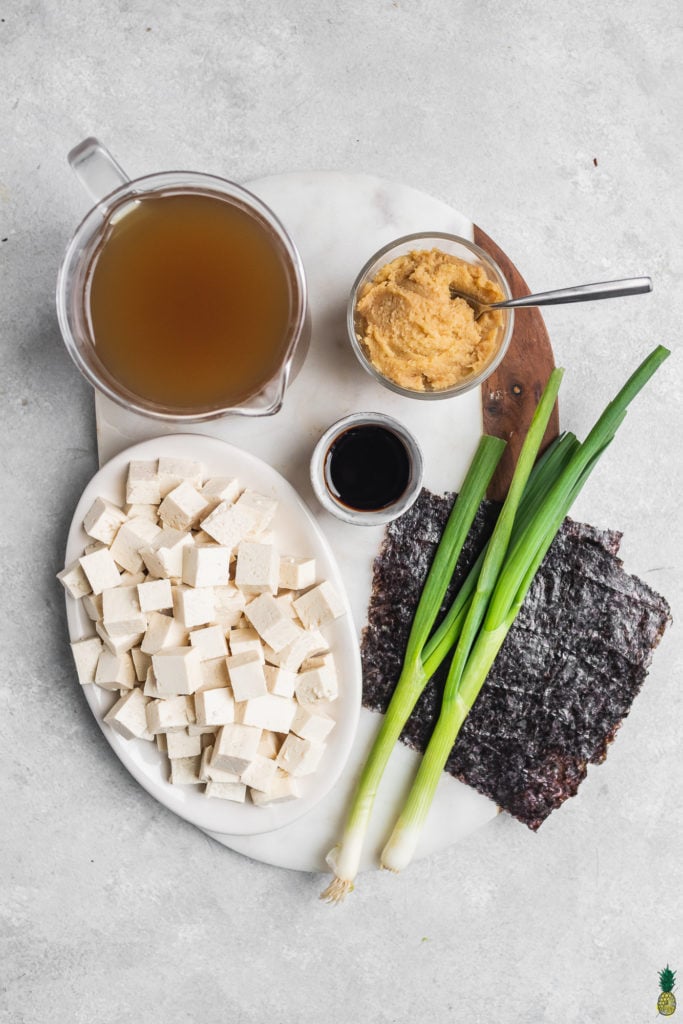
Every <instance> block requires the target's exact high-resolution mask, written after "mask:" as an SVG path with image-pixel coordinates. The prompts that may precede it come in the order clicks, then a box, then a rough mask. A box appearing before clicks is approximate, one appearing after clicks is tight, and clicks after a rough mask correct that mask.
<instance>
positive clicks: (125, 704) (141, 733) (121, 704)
mask: <svg viewBox="0 0 683 1024" xmlns="http://www.w3.org/2000/svg"><path fill="white" fill-rule="evenodd" d="M148 703H149V698H148V697H145V696H144V694H143V692H142V690H140V689H138V688H137V687H136V688H135V689H134V690H129V691H128V693H125V694H124V695H123V697H121V698H119V700H117V702H116V704H114V706H113V707H112V708H111V709H110V710H109V711H108V712H107V714H106V715H105V716H104V721H105V722H106V723H107V725H110V726H111V727H112V729H113V730H114V732H117V733H118V734H119V736H123V738H124V739H126V740H133V739H141V740H151V739H152V735H151V733H150V732H149V731H148V729H147V715H146V712H145V709H146V707H147V704H148Z"/></svg>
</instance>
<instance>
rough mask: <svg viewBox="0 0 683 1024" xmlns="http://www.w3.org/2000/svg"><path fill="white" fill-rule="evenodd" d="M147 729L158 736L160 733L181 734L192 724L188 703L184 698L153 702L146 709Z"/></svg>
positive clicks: (170, 698)
mask: <svg viewBox="0 0 683 1024" xmlns="http://www.w3.org/2000/svg"><path fill="white" fill-rule="evenodd" d="M145 712H146V714H147V728H148V730H149V731H150V732H151V733H152V735H153V736H156V734H157V733H160V732H166V733H168V732H179V731H181V732H182V730H183V729H187V727H188V725H189V724H190V720H189V717H188V713H187V712H188V706H187V701H186V700H185V698H184V697H169V698H168V699H167V700H152V701H150V702H149V704H148V705H147V707H146V708H145Z"/></svg>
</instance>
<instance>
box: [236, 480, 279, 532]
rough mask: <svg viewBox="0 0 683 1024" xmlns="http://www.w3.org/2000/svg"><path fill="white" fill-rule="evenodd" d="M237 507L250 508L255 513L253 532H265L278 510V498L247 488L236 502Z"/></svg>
mask: <svg viewBox="0 0 683 1024" xmlns="http://www.w3.org/2000/svg"><path fill="white" fill-rule="evenodd" d="M235 508H239V509H248V510H249V511H250V512H252V513H253V520H254V525H253V526H252V529H251V531H250V532H251V533H257V534H258V533H263V531H264V530H267V529H268V527H269V526H270V524H271V523H272V521H273V519H274V517H275V513H276V512H277V500H276V499H275V498H268V497H266V495H265V494H259V493H258V491H252V490H250V489H249V488H247V489H246V490H245V491H243V492H242V494H241V495H240V497H239V498H238V499H237V501H236V502H235Z"/></svg>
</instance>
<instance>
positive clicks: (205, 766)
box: [200, 743, 240, 782]
mask: <svg viewBox="0 0 683 1024" xmlns="http://www.w3.org/2000/svg"><path fill="white" fill-rule="evenodd" d="M213 748H214V744H213V743H208V744H207V745H206V746H205V747H204V749H203V751H202V763H201V768H200V775H201V779H202V782H239V781H240V777H239V775H238V774H237V773H236V772H225V771H221V769H220V768H214V767H212V766H211V758H212V757H213Z"/></svg>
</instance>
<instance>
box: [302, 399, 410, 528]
mask: <svg viewBox="0 0 683 1024" xmlns="http://www.w3.org/2000/svg"><path fill="white" fill-rule="evenodd" d="M363 427H370V428H380V430H382V431H384V432H386V433H387V434H389V435H393V437H394V438H395V439H396V440H398V441H399V442H400V446H401V449H402V451H403V453H404V455H405V460H406V467H405V474H406V475H405V485H404V486H403V487H402V489H401V492H400V494H397V495H396V496H395V497H394V499H393V500H391V501H390V502H389V503H386V504H382V506H381V507H378V508H358V507H354V506H353V505H351V504H347V503H346V502H344V501H343V500H342V498H341V497H340V495H339V494H335V493H334V489H333V483H332V479H331V475H330V460H331V457H332V450H333V448H334V446H335V444H336V443H337V442H338V441H339V440H340V438H342V436H343V435H345V434H349V432H350V431H353V430H354V429H357V428H363ZM310 472H311V485H312V487H313V492H314V494H315V496H316V498H317V499H318V501H319V502H320V504H321V505H322V506H323V508H324V509H326V510H327V511H328V512H330V513H331V514H332V515H333V516H336V518H337V519H341V520H342V521H343V522H345V523H353V524H354V525H355V526H383V525H384V524H386V523H390V522H391V521H392V520H394V519H397V518H398V517H399V516H400V515H403V513H404V512H407V511H408V509H409V508H410V507H411V505H413V503H414V502H415V500H416V498H417V496H418V495H419V493H420V489H421V487H422V474H423V462H422V452H421V451H420V447H419V445H418V443H417V441H416V440H415V438H414V437H413V435H412V434H411V433H410V432H409V431H408V430H406V428H405V427H404V426H403V424H401V423H399V422H398V420H395V419H394V418H393V417H392V416H386V415H385V414H384V413H380V412H356V413H352V414H351V415H350V416H345V417H344V418H343V419H341V420H337V422H336V423H333V424H332V426H331V427H328V429H327V430H326V431H325V433H324V434H323V435H322V437H321V438H320V440H319V441H318V443H317V445H316V446H315V448H314V450H313V455H312V457H311V467H310Z"/></svg>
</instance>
